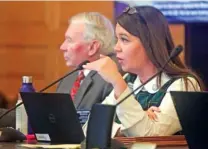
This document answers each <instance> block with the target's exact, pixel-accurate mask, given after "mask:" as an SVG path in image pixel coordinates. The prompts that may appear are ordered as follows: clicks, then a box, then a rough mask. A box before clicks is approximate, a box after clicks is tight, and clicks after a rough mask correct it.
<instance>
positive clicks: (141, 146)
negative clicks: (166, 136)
mask: <svg viewBox="0 0 208 149" xmlns="http://www.w3.org/2000/svg"><path fill="white" fill-rule="evenodd" d="M130 149H156V144H154V143H134V144H133V145H132V146H131V147H130Z"/></svg>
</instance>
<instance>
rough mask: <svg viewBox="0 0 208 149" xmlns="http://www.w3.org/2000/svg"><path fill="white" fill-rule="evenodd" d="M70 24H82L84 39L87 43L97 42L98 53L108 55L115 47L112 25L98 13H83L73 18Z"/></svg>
mask: <svg viewBox="0 0 208 149" xmlns="http://www.w3.org/2000/svg"><path fill="white" fill-rule="evenodd" d="M71 23H84V24H85V29H86V30H85V32H84V39H85V40H87V41H91V40H93V39H94V40H98V41H99V42H100V44H101V48H100V52H101V53H102V54H109V53H111V52H112V51H113V47H114V45H115V34H114V28H113V25H112V23H111V22H110V20H109V19H107V18H106V17H105V16H104V15H102V14H100V13H98V12H84V13H79V14H77V15H75V16H73V17H72V18H71V19H70V20H69V24H71Z"/></svg>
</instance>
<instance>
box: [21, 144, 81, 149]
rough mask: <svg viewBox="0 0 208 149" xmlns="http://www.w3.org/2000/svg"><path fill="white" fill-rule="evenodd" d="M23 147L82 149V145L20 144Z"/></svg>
mask: <svg viewBox="0 0 208 149" xmlns="http://www.w3.org/2000/svg"><path fill="white" fill-rule="evenodd" d="M19 146H21V147H27V148H49V149H50V148H59V149H60V148H61V149H81V145H80V144H59V145H50V144H20V145H19Z"/></svg>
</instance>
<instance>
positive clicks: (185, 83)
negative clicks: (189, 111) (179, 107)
mask: <svg viewBox="0 0 208 149" xmlns="http://www.w3.org/2000/svg"><path fill="white" fill-rule="evenodd" d="M200 90H201V89H200V85H199V82H198V80H197V79H196V78H195V77H193V76H181V77H176V78H175V81H174V82H173V83H172V84H171V85H170V86H169V88H168V90H167V91H200Z"/></svg>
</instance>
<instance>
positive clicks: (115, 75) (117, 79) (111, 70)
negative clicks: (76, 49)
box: [83, 55, 127, 98]
mask: <svg viewBox="0 0 208 149" xmlns="http://www.w3.org/2000/svg"><path fill="white" fill-rule="evenodd" d="M83 68H85V69H89V70H94V71H97V72H98V73H99V74H100V75H101V76H102V78H103V79H104V80H105V81H106V82H109V83H111V84H112V85H113V87H114V91H115V97H116V98H117V97H119V96H120V94H121V93H122V92H123V91H124V90H125V89H126V87H127V84H126V82H125V81H124V79H123V77H122V75H121V74H120V73H119V71H118V68H117V65H116V63H115V62H114V61H113V60H112V59H111V58H109V57H108V56H104V55H101V56H100V59H98V60H96V61H93V62H91V63H87V64H86V65H83Z"/></svg>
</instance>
